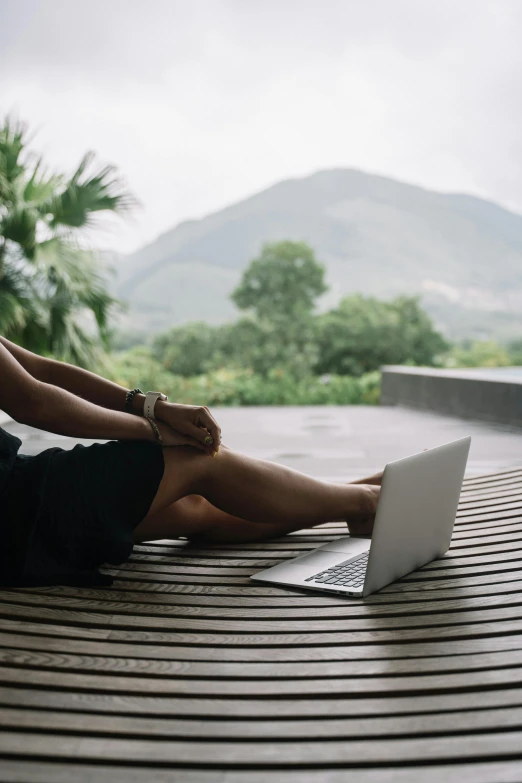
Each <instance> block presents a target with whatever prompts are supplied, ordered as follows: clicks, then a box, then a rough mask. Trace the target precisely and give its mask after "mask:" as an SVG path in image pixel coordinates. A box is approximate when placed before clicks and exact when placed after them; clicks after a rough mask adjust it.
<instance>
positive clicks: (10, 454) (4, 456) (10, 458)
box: [0, 427, 22, 492]
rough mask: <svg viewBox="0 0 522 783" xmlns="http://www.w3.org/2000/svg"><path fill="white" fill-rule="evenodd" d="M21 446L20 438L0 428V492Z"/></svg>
mask: <svg viewBox="0 0 522 783" xmlns="http://www.w3.org/2000/svg"><path fill="white" fill-rule="evenodd" d="M21 445H22V441H21V440H20V438H16V437H15V436H14V435H11V433H10V432H6V431H5V430H3V429H2V428H1V427H0V492H1V491H2V490H3V488H4V485H5V482H6V481H7V477H8V476H9V474H10V472H11V470H12V468H13V465H14V461H15V459H16V455H17V454H18V449H19V448H20V446H21Z"/></svg>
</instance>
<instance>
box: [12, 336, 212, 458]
mask: <svg viewBox="0 0 522 783" xmlns="http://www.w3.org/2000/svg"><path fill="white" fill-rule="evenodd" d="M1 348H3V349H4V352H5V354H6V355H7V356H9V354H10V355H11V358H12V359H13V360H16V363H17V364H18V366H19V367H20V370H22V369H23V370H25V374H26V375H27V376H28V377H29V379H30V380H33V381H40V382H41V384H43V385H44V386H45V387H46V389H47V391H46V399H47V398H49V389H52V388H54V389H55V394H54V399H55V401H56V404H58V400H59V399H60V394H59V392H60V390H63V391H64V392H69V393H70V394H69V395H68V400H69V405H72V406H74V403H75V400H76V408H78V405H79V404H80V403H81V402H83V401H85V400H88V401H89V402H90V403H93V406H91V407H97V406H99V407H100V408H105V409H107V412H108V411H111V412H112V411H114V412H117V413H118V415H119V414H120V413H121V412H122V411H124V410H125V397H126V394H127V391H128V389H125V388H123V387H122V386H118V384H117V383H113V382H112V381H108V380H107V379H106V378H102V377H101V376H99V375H95V374H94V373H92V372H89V371H88V370H82V369H81V368H80V367H74V366H73V365H71V364H66V363H65V362H58V361H56V360H55V359H46V358H43V357H41V356H37V355H36V354H34V353H31V352H30V351H26V350H25V349H23V348H20V347H19V346H18V345H15V344H14V343H11V342H9V340H6V339H5V338H4V337H0V349H1ZM0 370H1V364H0ZM0 385H1V375H0ZM71 398H72V399H71ZM15 402H16V400H15ZM144 402H145V395H144V394H135V395H134V397H133V399H132V405H131V410H132V412H133V413H135V414H138V415H139V416H143V405H144ZM3 405H4V406H5V405H6V403H2V399H1V397H0V409H2V406H3ZM84 407H85V406H83V407H82V410H83V409H84ZM3 409H4V410H6V411H7V413H9V415H10V416H13V418H15V419H16V418H17V417H16V415H15V414H14V413H12V412H11V410H9V409H8V408H7V407H4V408H3ZM26 411H27V408H24V409H23V412H24V415H27V413H26ZM154 414H155V417H156V419H159V420H160V421H161V422H163V423H164V424H166V425H168V427H167V431H168V433H167V435H166V433H165V431H164V429H165V428H164V427H160V429H161V431H162V435H163V437H164V438H165V437H167V439H168V441H169V444H170V445H176V444H175V443H174V440H175V436H174V434H173V432H171V431H170V430H174V431H175V432H176V433H179V434H181V435H182V436H183V437H182V438H181V439H179V438H178V439H177V444H178V445H183V444H184V445H193V446H196V447H198V448H200V449H203V451H205V452H206V453H214V451H215V450H216V449H217V447H218V446H219V443H220V440H221V431H220V429H219V426H218V424H217V422H216V421H215V419H214V417H213V416H212V414H211V413H210V411H209V410H208V408H205V407H200V406H195V405H173V404H171V403H169V402H163V401H162V400H158V401H157V403H156V405H155V408H154ZM39 415H41V412H40V413H39ZM48 415H49V414H48V413H47V414H46V416H48ZM114 415H115V414H114V413H112V417H113V416H114ZM122 415H123V416H126V417H128V415H129V414H127V413H123V414H122ZM110 418H111V417H109V419H110ZM131 418H132V417H131ZM18 420H19V421H22V419H18ZM23 421H24V423H25V424H32V425H33V426H34V427H38V428H39V429H46V430H49V431H50V432H59V433H60V434H63V435H74V436H75V437H78V438H80V437H86V438H107V439H112V438H116V439H120V438H123V437H125V436H118V435H102V434H100V433H98V434H89V435H82V434H80V432H78V431H77V430H75V431H74V432H65V430H63V429H60V430H57V429H52V426H54V427H56V426H57V424H55V423H53V425H52V426H50V424H49V419H48V418H46V419H45V420H44V421H41V420H38V422H36V423H35V422H31V421H28V420H27V419H24V420H23ZM145 424H146V426H147V427H149V424H148V422H145ZM149 430H150V427H149ZM207 430H208V432H209V433H210V434H211V436H212V443H213V444H214V445H213V446H210V445H208V443H207V441H206V440H205V438H206V436H207ZM127 437H132V436H127Z"/></svg>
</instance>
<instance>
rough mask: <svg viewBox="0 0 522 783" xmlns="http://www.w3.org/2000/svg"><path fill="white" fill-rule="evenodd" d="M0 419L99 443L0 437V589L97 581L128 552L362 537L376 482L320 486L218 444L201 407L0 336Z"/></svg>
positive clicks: (1, 433) (371, 514) (105, 579)
mask: <svg viewBox="0 0 522 783" xmlns="http://www.w3.org/2000/svg"><path fill="white" fill-rule="evenodd" d="M0 410H3V411H4V412H6V413H7V414H9V415H10V416H11V417H12V418H13V419H15V421H17V422H20V423H22V424H28V425H30V426H32V427H37V428H38V429H41V430H46V431H47V432H53V433H57V434H59V435H70V436H72V437H74V438H89V439H94V440H96V439H100V440H106V441H108V442H106V443H94V444H92V445H89V446H83V445H77V446H74V447H73V448H71V449H62V448H58V447H54V448H49V449H46V450H45V451H42V452H41V453H40V454H37V455H36V456H27V455H24V454H20V453H19V449H20V447H21V445H22V444H21V441H20V440H19V438H17V437H15V436H13V435H11V434H10V433H8V432H6V431H5V430H4V429H2V428H0V532H1V536H2V539H1V540H2V545H1V549H0V583H1V584H3V585H18V586H22V585H35V584H47V585H49V584H78V585H96V584H97V585H107V584H112V578H111V577H110V576H108V575H105V574H102V573H100V572H99V571H98V568H99V566H101V565H103V564H104V563H108V564H113V565H119V564H121V563H123V562H125V561H126V560H127V559H128V558H129V557H130V555H131V553H132V550H133V545H134V544H135V543H139V542H142V541H153V540H155V539H165V538H170V539H173V538H179V537H180V536H182V537H186V538H188V539H189V540H197V541H198V542H200V543H202V544H206V545H208V544H212V543H218V542H219V543H222V542H229V543H240V542H246V541H262V540H264V539H269V538H275V537H278V536H281V535H284V534H286V533H290V532H292V531H295V530H299V529H301V528H304V527H310V526H312V525H318V524H321V523H323V522H328V521H333V520H345V521H346V523H347V525H348V528H349V531H350V533H351V534H352V535H359V536H361V535H371V531H372V527H373V521H374V518H375V512H376V508H377V501H378V496H379V491H380V482H381V478H382V474H381V473H379V474H376V475H375V476H371V477H369V478H366V479H361V480H360V481H356V482H353V483H345V484H342V483H339V484H334V483H329V482H324V481H318V480H317V479H314V478H311V477H310V476H307V475H305V474H303V473H299V472H298V471H296V470H292V469H291V468H287V467H284V466H282V465H278V464H276V463H272V462H267V461H265V460H260V459H254V458H252V457H248V456H245V455H244V454H241V453H239V452H236V451H233V450H232V449H229V448H227V446H225V445H224V444H223V443H222V442H221V430H220V427H219V425H218V423H217V422H216V420H215V418H214V416H213V415H212V413H211V412H210V411H209V409H208V408H207V407H198V406H193V405H180V404H177V403H171V402H168V400H167V398H166V397H165V395H163V394H160V393H158V392H148V393H147V394H144V393H143V392H142V391H141V390H140V389H132V390H128V389H124V388H122V387H121V386H118V385H117V384H115V383H112V382H111V381H108V380H106V379H104V378H102V377H100V376H98V375H95V374H93V373H90V372H87V371H86V370H82V369H79V368H78V367H73V366H72V365H69V364H65V363H63V362H58V361H55V360H53V359H47V358H42V357H41V356H37V355H36V354H33V353H31V352H30V351H26V350H24V349H23V348H20V347H19V346H17V345H15V344H14V343H11V342H9V340H6V339H5V338H3V337H0Z"/></svg>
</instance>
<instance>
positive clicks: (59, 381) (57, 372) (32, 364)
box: [0, 337, 159, 415]
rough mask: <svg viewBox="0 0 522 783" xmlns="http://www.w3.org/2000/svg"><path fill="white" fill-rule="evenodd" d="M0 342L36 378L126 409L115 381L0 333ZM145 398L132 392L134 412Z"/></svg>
mask: <svg viewBox="0 0 522 783" xmlns="http://www.w3.org/2000/svg"><path fill="white" fill-rule="evenodd" d="M0 343H1V344H2V345H4V347H5V348H6V349H7V350H8V351H9V353H10V354H11V355H12V356H14V358H15V359H16V360H17V362H19V363H20V364H21V365H22V367H23V368H24V369H25V370H26V371H27V372H28V373H29V374H30V375H32V376H33V378H36V380H39V381H43V382H44V383H48V384H52V385H53V386H58V387H59V388H60V389H65V391H69V392H71V394H75V395H76V396H77V397H83V399H84V400H89V402H92V403H94V404H95V405H100V406H101V407H102V408H108V409H109V410H113V411H124V410H125V395H126V394H127V391H128V389H124V388H123V387H122V386H118V384H117V383H113V382H112V381H108V380H107V379H106V378H102V377H101V376H99V375H95V374H94V373H92V372H89V371H88V370H82V369H81V368H80V367H74V365H72V364H67V363H66V362H58V361H56V359H46V358H44V357H43V356H37V355H36V354H34V353H31V351H26V350H25V349H24V348H20V346H19V345H15V343H12V342H10V341H9V340H6V339H5V337H0ZM144 402H145V395H144V394H136V395H134V397H133V400H132V411H133V413H137V414H139V415H143V404H144ZM157 404H159V402H158V403H157Z"/></svg>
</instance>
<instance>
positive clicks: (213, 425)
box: [154, 400, 221, 454]
mask: <svg viewBox="0 0 522 783" xmlns="http://www.w3.org/2000/svg"><path fill="white" fill-rule="evenodd" d="M154 414H155V416H156V419H157V420H159V421H160V422H163V423H164V424H168V428H162V429H161V434H162V436H163V440H164V442H165V445H166V446H195V447H196V448H198V449H200V450H201V451H204V452H205V453H206V454H216V453H217V452H218V450H219V444H220V443H221V429H220V428H219V426H218V424H217V422H216V420H215V419H214V417H213V416H212V414H211V413H210V411H209V409H208V408H207V407H202V406H197V405H180V404H177V403H170V402H165V401H163V400H158V402H157V403H156V406H155V409H154ZM167 429H170V432H167V434H165V430H167ZM173 439H177V441H178V442H176V443H173V442H171V441H172V440H173ZM167 441H169V442H167Z"/></svg>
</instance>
